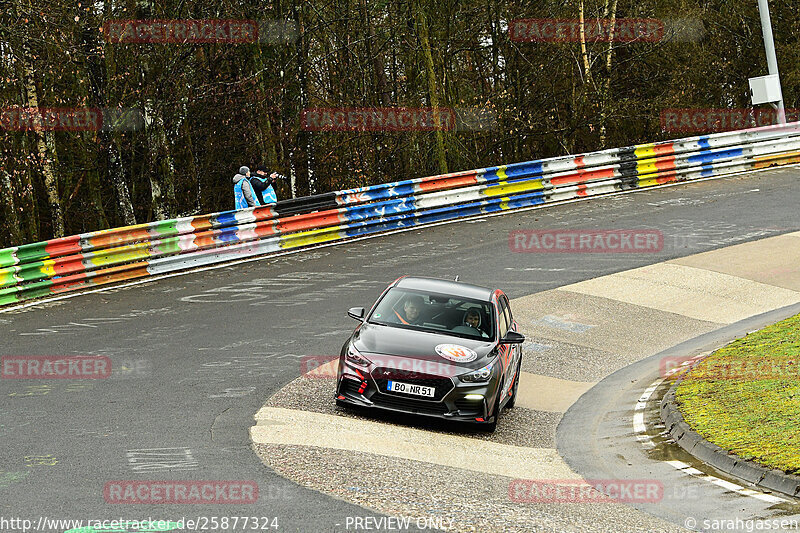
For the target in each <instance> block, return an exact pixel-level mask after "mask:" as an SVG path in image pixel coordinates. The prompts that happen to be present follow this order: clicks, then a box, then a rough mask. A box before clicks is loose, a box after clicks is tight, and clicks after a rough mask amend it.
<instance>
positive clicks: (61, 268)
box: [53, 255, 85, 276]
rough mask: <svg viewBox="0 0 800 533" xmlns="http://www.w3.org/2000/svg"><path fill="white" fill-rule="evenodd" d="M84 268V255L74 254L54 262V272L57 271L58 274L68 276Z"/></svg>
mask: <svg viewBox="0 0 800 533" xmlns="http://www.w3.org/2000/svg"><path fill="white" fill-rule="evenodd" d="M84 268H85V267H84V266H83V256H82V255H72V256H69V257H63V258H60V259H55V260H54V263H53V272H55V273H56V276H66V275H69V274H72V273H75V272H80V271H82V270H84Z"/></svg>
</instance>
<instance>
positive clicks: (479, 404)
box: [336, 360, 497, 424]
mask: <svg viewBox="0 0 800 533" xmlns="http://www.w3.org/2000/svg"><path fill="white" fill-rule="evenodd" d="M376 370H380V369H375V368H372V369H370V370H367V369H365V368H360V367H355V366H353V365H350V364H349V363H347V362H345V361H344V360H342V361H341V362H340V365H339V374H338V380H337V386H336V399H337V401H338V402H340V403H346V404H349V405H353V406H358V407H365V408H374V409H380V410H384V411H394V412H398V413H406V414H414V415H421V416H427V417H434V418H440V419H446V420H457V421H462V422H472V423H477V424H481V423H490V422H492V421H493V420H492V419H491V418H489V413H491V412H494V409H493V408H494V405H493V404H492V402H493V401H494V398H495V397H496V393H497V383H496V382H495V381H496V378H494V377H493V378H492V379H490V380H489V381H488V382H486V383H464V382H461V381H460V380H459V379H458V377H457V376H454V377H444V376H423V377H416V378H414V380H415V383H422V384H425V385H428V386H433V387H434V388H435V390H436V396H435V397H434V398H432V399H429V398H423V397H420V396H414V395H410V394H403V393H396V392H391V391H388V390H387V388H386V382H387V381H388V380H387V379H381V378H380V377H379V378H378V379H376V377H375V375H374V374H375V371H376ZM378 375H380V372H378ZM395 379H397V380H398V381H402V380H403V378H402V377H396V378H395ZM406 379H407V378H406ZM437 382H438V383H437ZM468 396H469V397H468Z"/></svg>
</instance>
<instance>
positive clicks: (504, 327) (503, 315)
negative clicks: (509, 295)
mask: <svg viewBox="0 0 800 533" xmlns="http://www.w3.org/2000/svg"><path fill="white" fill-rule="evenodd" d="M499 303H500V307H499V309H498V311H499V315H498V317H497V320H498V326H499V328H500V338H501V339H502V338H503V337H505V336H506V333H508V305H506V302H505V299H504V298H501V299H500V301H499Z"/></svg>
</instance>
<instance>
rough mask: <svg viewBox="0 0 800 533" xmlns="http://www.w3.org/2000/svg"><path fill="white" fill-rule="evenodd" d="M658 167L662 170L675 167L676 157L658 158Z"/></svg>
mask: <svg viewBox="0 0 800 533" xmlns="http://www.w3.org/2000/svg"><path fill="white" fill-rule="evenodd" d="M656 168H657V169H658V171H659V172H661V171H662V170H672V169H674V168H675V157H664V158H661V159H657V160H656Z"/></svg>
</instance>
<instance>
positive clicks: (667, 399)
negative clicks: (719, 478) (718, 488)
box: [659, 380, 800, 497]
mask: <svg viewBox="0 0 800 533" xmlns="http://www.w3.org/2000/svg"><path fill="white" fill-rule="evenodd" d="M679 384H680V380H679V381H678V382H677V383H675V385H673V386H672V388H670V390H669V392H667V394H665V395H664V398H663V400H661V407H660V409H659V411H660V413H661V420H662V422H664V426H665V427H666V429H667V431H668V432H669V434H670V436H671V437H672V438H673V439H674V440H675V442H677V443H678V445H679V446H680V447H681V448H683V449H684V450H686V451H687V452H688V453H689V454H691V455H692V456H694V457H696V458H697V459H699V460H701V461H703V462H704V463H707V464H709V465H711V466H713V467H714V468H716V469H717V470H719V471H721V472H725V473H726V474H730V475H731V476H733V477H735V478H737V479H741V480H742V481H744V482H745V483H746V484H749V485H756V486H758V487H761V488H764V489H767V490H770V491H773V492H780V493H781V494H786V495H787V496H792V497H800V477H798V476H793V475H790V474H786V473H785V472H782V471H780V470H773V469H769V468H766V467H763V466H761V465H759V464H756V463H754V462H752V461H747V460H745V459H742V458H741V457H739V456H738V455H735V454H732V453H728V452H727V451H726V450H723V449H722V448H720V447H719V446H717V445H716V444H712V443H710V442H708V441H707V440H705V439H704V438H703V437H702V436H701V435H700V434H699V433H697V432H696V431H694V430H693V429H692V428H691V427H690V426H689V424H687V423H686V421H685V420H684V419H683V414H681V412H680V410H679V409H678V403H677V401H676V400H675V390H676V389H677V388H678V385H679Z"/></svg>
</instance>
